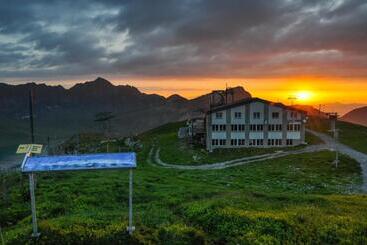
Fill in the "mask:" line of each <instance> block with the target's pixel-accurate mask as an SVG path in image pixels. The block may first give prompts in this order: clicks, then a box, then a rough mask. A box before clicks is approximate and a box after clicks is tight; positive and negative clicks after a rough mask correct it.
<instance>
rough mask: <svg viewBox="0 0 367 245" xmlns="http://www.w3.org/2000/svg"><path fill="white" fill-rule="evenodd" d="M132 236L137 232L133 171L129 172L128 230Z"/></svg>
mask: <svg viewBox="0 0 367 245" xmlns="http://www.w3.org/2000/svg"><path fill="white" fill-rule="evenodd" d="M127 230H128V232H129V234H130V235H131V234H132V233H133V231H134V230H135V226H133V170H132V169H130V170H129V227H128V228H127Z"/></svg>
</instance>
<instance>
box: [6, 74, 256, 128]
mask: <svg viewBox="0 0 367 245" xmlns="http://www.w3.org/2000/svg"><path fill="white" fill-rule="evenodd" d="M31 89H32V90H33V91H34V98H35V99H34V103H35V106H34V110H35V116H36V125H46V127H47V126H51V127H55V128H56V127H65V128H67V129H68V131H76V130H79V131H80V130H88V129H95V128H96V127H97V126H96V123H95V122H94V117H95V115H96V114H97V113H99V112H107V111H108V112H112V113H113V114H114V115H115V116H116V117H115V119H114V122H113V127H112V128H113V131H114V133H116V134H123V135H126V134H134V133H139V132H142V131H145V130H148V129H150V128H155V127H157V126H160V125H162V124H165V123H168V122H173V121H179V120H184V119H186V118H188V117H190V116H192V115H193V114H195V113H197V112H198V111H199V112H204V111H206V110H207V109H208V108H209V100H210V94H206V95H203V96H200V97H198V98H195V99H192V100H188V99H186V98H184V97H182V96H180V95H178V94H174V95H171V96H169V97H168V98H165V97H163V96H160V95H157V94H145V93H142V92H141V91H139V90H138V89H137V88H135V87H133V86H129V85H113V84H112V83H111V82H109V81H108V80H106V79H104V78H101V77H98V78H97V79H95V80H94V81H87V82H84V83H78V84H75V85H74V86H73V87H71V88H69V89H66V88H64V87H62V86H49V85H46V84H35V83H27V84H22V85H9V84H4V83H0V119H1V118H7V119H9V118H11V119H13V120H17V121H20V120H22V118H23V119H25V118H27V116H28V108H29V91H30V90H31ZM230 91H231V93H232V94H233V96H234V97H235V98H240V99H243V98H246V97H249V96H250V97H251V95H250V94H249V93H248V92H247V91H245V89H243V88H242V87H235V88H232V89H231V90H230ZM23 121H24V122H25V123H27V122H26V121H27V120H23Z"/></svg>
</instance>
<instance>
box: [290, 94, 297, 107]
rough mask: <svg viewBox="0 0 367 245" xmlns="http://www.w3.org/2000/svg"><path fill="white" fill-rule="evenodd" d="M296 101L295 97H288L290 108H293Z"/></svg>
mask: <svg viewBox="0 0 367 245" xmlns="http://www.w3.org/2000/svg"><path fill="white" fill-rule="evenodd" d="M296 99H297V97H295V96H290V97H288V100H289V101H290V102H291V106H293V103H294V101H295V100H296Z"/></svg>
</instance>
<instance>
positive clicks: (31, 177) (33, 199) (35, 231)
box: [29, 173, 40, 237]
mask: <svg viewBox="0 0 367 245" xmlns="http://www.w3.org/2000/svg"><path fill="white" fill-rule="evenodd" d="M29 190H30V194H31V207H32V230H33V233H32V237H39V235H40V233H38V227H37V215H36V197H35V195H34V174H33V173H30V174H29Z"/></svg>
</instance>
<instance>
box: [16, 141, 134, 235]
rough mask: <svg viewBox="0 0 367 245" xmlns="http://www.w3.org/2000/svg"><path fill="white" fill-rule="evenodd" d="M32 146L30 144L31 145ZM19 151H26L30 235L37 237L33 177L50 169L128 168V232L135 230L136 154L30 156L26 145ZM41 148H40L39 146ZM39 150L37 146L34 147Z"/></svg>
mask: <svg viewBox="0 0 367 245" xmlns="http://www.w3.org/2000/svg"><path fill="white" fill-rule="evenodd" d="M31 146H32V145H31ZM20 148H21V149H20V151H21V152H25V153H27V154H26V156H25V158H24V160H23V163H22V167H21V170H22V172H23V173H28V174H29V188H30V195H31V208H32V228H33V233H32V236H34V237H38V236H39V234H40V233H38V226H37V216H36V199H35V194H34V189H35V188H34V178H35V173H36V172H51V171H74V170H102V169H129V171H130V173H129V226H128V228H127V230H128V232H129V234H132V232H133V231H134V230H135V227H134V226H133V225H132V223H133V208H132V205H133V203H132V195H133V169H134V168H136V155H135V153H134V152H129V153H108V154H85V155H63V156H35V157H31V154H30V153H31V152H32V149H28V150H29V151H26V150H27V149H26V147H25V146H22V147H20ZM41 149H42V148H41ZM34 151H37V152H38V151H39V148H37V149H34Z"/></svg>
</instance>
